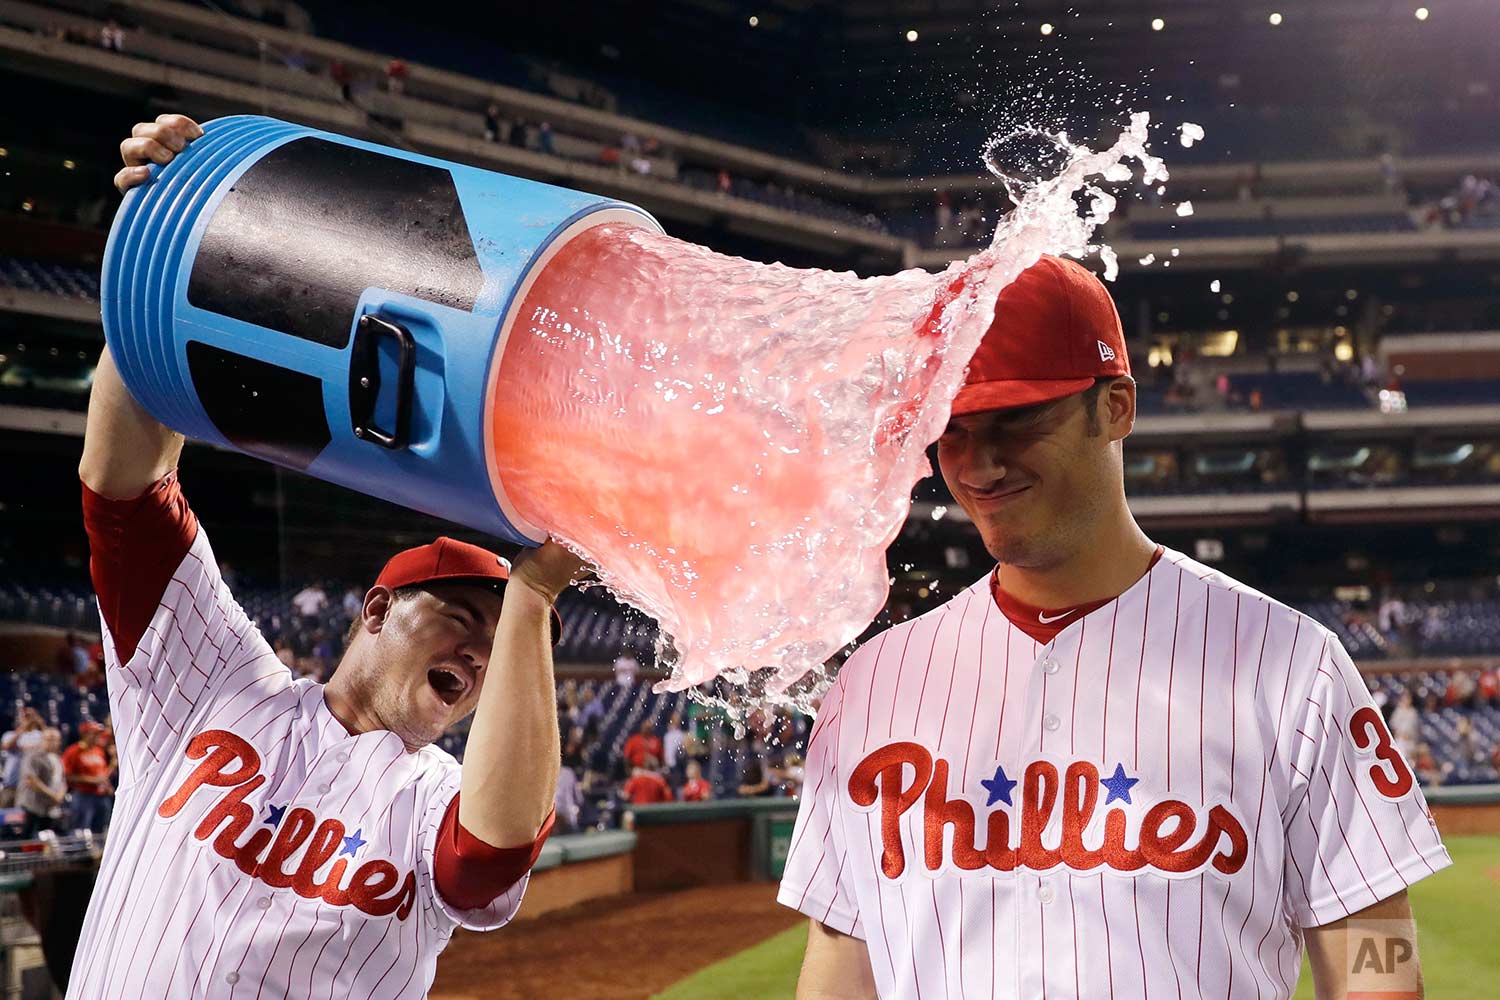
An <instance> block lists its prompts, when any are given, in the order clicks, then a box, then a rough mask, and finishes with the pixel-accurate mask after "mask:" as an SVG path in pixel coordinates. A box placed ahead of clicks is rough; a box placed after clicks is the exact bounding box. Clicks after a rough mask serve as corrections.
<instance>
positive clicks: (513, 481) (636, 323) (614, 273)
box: [490, 114, 1167, 715]
mask: <svg viewBox="0 0 1500 1000" xmlns="http://www.w3.org/2000/svg"><path fill="white" fill-rule="evenodd" d="M1148 125H1149V118H1148V116H1147V115H1145V114H1136V115H1134V116H1132V118H1131V120H1130V125H1129V127H1128V128H1126V129H1125V131H1124V132H1123V133H1122V134H1121V135H1120V137H1119V139H1118V140H1117V141H1116V142H1115V143H1114V144H1113V145H1112V146H1110V147H1109V148H1107V149H1104V150H1102V151H1098V152H1095V151H1093V150H1090V149H1088V148H1086V147H1084V146H1079V145H1075V144H1073V143H1071V142H1070V141H1069V140H1068V139H1067V136H1066V135H1065V134H1063V133H1055V134H1050V135H1049V134H1047V133H1041V132H1038V131H1037V130H1023V131H1025V132H1026V134H1025V135H1024V136H1021V137H1020V138H1018V139H1016V140H1015V141H1013V142H1008V143H1007V142H1004V141H1001V142H997V143H992V144H991V145H990V146H989V147H987V152H986V162H987V163H992V162H993V163H994V164H998V163H999V160H1000V153H1001V152H1002V151H1005V150H1009V151H1011V152H1014V151H1016V150H1018V149H1022V148H1023V147H1024V148H1030V149H1031V150H1033V153H1034V155H1032V156H1031V157H1030V158H1029V159H1028V158H1026V157H1021V158H1020V159H1019V160H1018V159H1017V158H1015V157H1014V156H1012V157H1011V158H1010V159H1009V160H1007V163H1009V164H1010V169H1011V170H1012V173H1010V174H1004V175H1002V181H1004V182H1005V183H1006V188H1007V191H1008V192H1010V193H1011V194H1012V196H1013V198H1014V199H1015V200H1016V207H1015V209H1014V210H1013V211H1012V212H1010V213H1009V214H1008V215H1006V216H1005V217H1004V219H1003V220H1002V221H1001V222H1000V224H999V226H998V228H997V230H996V233H995V237H994V240H993V242H992V244H991V246H990V247H988V248H987V249H985V250H983V251H981V252H979V253H977V254H975V255H974V256H972V257H970V258H969V259H967V260H963V261H956V262H954V263H952V264H951V265H949V266H948V267H947V268H946V269H945V270H943V271H942V272H939V273H936V274H932V273H928V272H926V271H921V270H908V271H903V272H901V273H899V274H895V275H890V276H884V277H875V278H859V277H856V276H855V275H853V274H848V273H833V272H829V271H822V270H803V269H794V268H789V267H785V266H783V265H780V264H769V265H768V264H758V263H753V262H750V261H745V260H741V259H739V258H734V257H728V256H724V255H721V254H717V253H714V252H713V251H710V250H708V249H706V248H703V247H699V246H695V245H693V244H690V243H685V242H683V241H680V240H675V239H672V238H671V237H667V236H662V235H660V234H655V233H650V232H645V231H642V230H638V229H630V228H626V227H618V226H601V227H598V228H596V229H594V230H591V231H589V232H587V233H585V234H583V235H582V236H580V237H579V238H577V239H576V240H574V241H573V242H572V243H571V244H569V245H568V246H567V247H565V248H563V250H562V251H560V252H559V253H558V255H557V257H556V258H555V259H554V260H553V262H552V263H551V264H550V265H549V266H548V267H547V269H546V270H545V271H544V272H543V273H542V275H541V276H540V277H539V279H538V280H537V282H536V283H535V285H533V286H532V288H531V290H530V291H529V293H528V294H527V296H526V299H525V301H524V302H523V303H522V305H521V308H520V311H519V314H518V315H519V323H518V325H517V327H516V328H515V329H514V330H513V331H512V333H511V335H510V337H509V339H508V341H507V344H506V347H505V353H504V356H503V360H502V363H501V364H500V366H499V368H498V370H497V375H496V383H497V384H496V386H495V388H494V390H493V391H492V392H491V394H490V395H491V398H496V399H504V400H506V406H505V407H504V412H500V409H499V408H497V411H496V412H495V413H494V414H493V415H492V427H491V430H492V434H491V446H492V448H493V453H494V458H495V463H496V467H497V468H499V469H500V470H502V478H503V482H504V483H505V487H506V491H507V495H508V496H509V498H510V499H511V501H512V502H513V503H514V504H515V505H516V507H517V509H518V510H519V512H520V513H521V515H522V516H524V517H525V518H527V519H528V520H531V521H533V522H535V523H539V524H543V525H545V526H547V528H548V530H549V531H551V533H552V534H553V536H554V537H556V538H559V539H560V540H562V541H563V542H564V543H565V544H567V545H568V546H569V547H570V548H572V549H573V550H574V551H575V552H577V553H578V554H580V555H581V556H583V557H584V558H585V559H587V560H588V561H589V562H590V563H592V564H593V565H594V566H596V567H597V572H598V576H599V579H600V581H601V582H602V583H603V584H604V585H605V586H606V587H608V588H609V590H610V591H612V592H613V593H614V594H615V595H616V596H617V597H618V598H619V599H620V600H621V601H623V602H624V603H625V604H627V605H629V606H631V607H634V608H637V609H639V610H640V611H643V612H645V613H646V614H648V615H650V616H652V617H653V618H655V619H657V621H658V622H659V623H660V626H661V630H660V635H661V639H660V647H659V649H658V651H657V652H658V662H659V663H661V664H662V665H664V666H667V667H669V668H670V671H671V676H670V677H669V678H668V679H667V680H666V681H664V682H662V683H661V684H660V685H659V690H663V691H679V690H684V689H691V688H699V690H696V691H694V693H693V697H694V698H695V699H697V700H700V701H703V702H706V703H709V704H714V705H717V706H719V707H723V708H728V709H729V710H730V711H731V715H735V714H736V713H739V712H742V711H743V709H744V708H745V707H747V706H753V705H758V704H761V705H763V704H766V703H771V702H775V703H780V704H787V705H793V706H796V707H798V708H801V709H803V710H807V709H808V708H809V707H811V706H812V704H813V703H814V702H815V701H816V699H817V697H818V695H819V694H820V693H821V689H822V686H823V683H824V680H823V676H822V672H821V669H820V668H822V667H823V666H824V664H825V663H826V662H827V661H828V660H829V659H830V657H833V656H835V655H836V654H837V653H838V652H839V651H840V650H841V649H843V648H845V647H846V646H847V645H848V644H849V643H850V642H851V641H853V640H854V639H855V638H857V636H858V635H859V634H860V633H861V632H862V631H863V630H864V628H865V627H866V626H868V625H869V623H870V622H871V621H872V620H873V619H874V618H875V616H876V615H877V614H878V613H879V611H880V609H881V608H882V607H883V606H884V604H885V600H886V596H887V594H888V589H889V577H888V575H887V569H886V565H885V550H886V549H887V547H888V546H889V545H890V543H891V542H892V541H893V540H894V539H895V537H896V535H897V534H898V533H899V532H900V531H901V529H902V526H903V525H904V523H905V520H906V517H907V514H908V512H909V510H910V505H911V492H912V487H913V486H914V484H915V483H916V482H917V481H918V480H920V479H922V478H923V477H925V476H927V475H929V474H930V472H931V469H930V467H929V465H928V463H927V459H926V449H927V446H928V445H929V444H930V443H931V442H932V441H934V440H936V439H937V437H938V436H939V434H940V433H941V432H942V429H943V427H944V426H945V424H946V423H947V420H948V415H949V411H950V408H951V404H952V400H953V397H954V396H955V394H956V393H957V391H958V389H959V388H960V386H961V385H962V382H963V377H964V371H965V369H966V367H967V365H968V362H969V359H970V358H971V357H972V356H973V353H974V351H975V350H976V349H977V347H978V345H979V342H980V340H981V338H982V337H983V336H984V334H985V332H986V331H987V329H988V328H989V325H990V321H991V318H992V317H993V314H994V303H995V299H996V297H997V296H998V295H999V294H1000V291H1001V290H1002V289H1003V288H1004V287H1005V286H1006V285H1008V284H1009V283H1010V282H1011V281H1013V280H1014V279H1015V278H1016V276H1017V275H1019V274H1020V273H1021V271H1023V270H1024V269H1026V268H1027V267H1030V266H1031V265H1032V264H1034V263H1035V262H1036V261H1037V260H1038V259H1039V258H1040V257H1041V256H1042V255H1043V254H1048V253H1051V254H1065V255H1068V256H1073V257H1084V256H1087V255H1089V254H1095V253H1097V254H1098V255H1099V257H1100V259H1101V260H1102V262H1103V264H1104V270H1105V276H1106V277H1107V278H1110V279H1113V278H1114V276H1115V275H1116V273H1117V272H1118V262H1117V260H1116V259H1115V255H1114V252H1113V251H1112V250H1111V249H1110V248H1109V247H1108V246H1106V245H1103V244H1101V243H1098V242H1095V241H1094V234H1095V232H1096V230H1097V229H1098V227H1099V226H1100V225H1102V224H1103V223H1104V222H1105V221H1106V220H1107V219H1108V218H1109V216H1110V213H1111V212H1112V211H1113V210H1114V208H1115V204H1116V202H1115V197H1114V196H1113V195H1112V194H1110V193H1109V192H1108V191H1106V190H1105V189H1104V187H1103V186H1102V185H1104V184H1121V183H1124V182H1127V181H1130V180H1132V179H1135V180H1137V181H1138V182H1139V183H1141V184H1145V185H1154V184H1160V183H1162V182H1164V181H1165V180H1166V179H1167V171H1166V168H1165V166H1164V164H1163V163H1162V161H1161V160H1160V159H1158V158H1157V157H1155V156H1153V155H1151V154H1150V153H1149V152H1148V150H1147V142H1148ZM1023 139H1024V142H1023V141H1022V140H1023ZM1049 150H1050V152H1049ZM1017 162H1020V163H1021V164H1022V167H1027V165H1032V166H1034V167H1035V168H1036V171H1041V170H1042V169H1043V168H1044V167H1045V168H1047V169H1051V168H1053V167H1055V169H1053V170H1052V172H1051V173H1049V174H1046V175H1045V176H1043V175H1041V174H1040V173H1038V174H1037V175H1036V176H1032V174H1031V173H1027V172H1026V171H1025V170H1022V169H1020V168H1017V167H1016V166H1015V163H1017ZM1132 163H1133V164H1134V167H1133V166H1132ZM997 169H998V168H997ZM1027 169H1030V168H1029V167H1027ZM705 685H711V686H707V687H704V686H705Z"/></svg>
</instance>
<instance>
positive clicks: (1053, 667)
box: [1042, 659, 1059, 674]
mask: <svg viewBox="0 0 1500 1000" xmlns="http://www.w3.org/2000/svg"><path fill="white" fill-rule="evenodd" d="M1058 665H1059V664H1058V662H1057V661H1056V660H1051V659H1048V660H1043V661H1042V670H1043V672H1045V673H1049V674H1055V673H1057V668H1058Z"/></svg>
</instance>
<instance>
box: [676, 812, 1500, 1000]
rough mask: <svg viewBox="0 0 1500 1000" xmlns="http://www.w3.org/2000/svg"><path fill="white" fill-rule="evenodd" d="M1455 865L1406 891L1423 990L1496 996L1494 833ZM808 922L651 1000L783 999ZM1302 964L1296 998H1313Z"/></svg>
mask: <svg viewBox="0 0 1500 1000" xmlns="http://www.w3.org/2000/svg"><path fill="white" fill-rule="evenodd" d="M1445 839H1446V842H1447V844H1448V851H1449V853H1450V854H1451V855H1452V856H1453V867H1451V868H1446V869H1444V870H1443V871H1440V872H1438V873H1437V874H1436V875H1433V876H1430V877H1429V878H1426V879H1424V880H1423V881H1421V882H1418V883H1417V884H1416V885H1415V886H1413V887H1412V890H1411V899H1412V909H1413V910H1414V911H1415V912H1416V915H1417V926H1418V928H1419V930H1420V939H1419V947H1420V949H1421V955H1422V970H1423V974H1424V977H1425V979H1426V982H1427V995H1428V996H1429V997H1433V998H1445V997H1481V996H1486V997H1488V996H1497V995H1500V949H1497V948H1496V947H1495V941H1496V939H1497V937H1500V836H1470V837H1448V838H1445ZM806 939H807V929H806V927H795V928H793V929H792V930H789V931H786V932H784V933H781V934H778V935H776V936H775V937H772V938H769V939H768V940H765V941H761V942H759V943H758V944H755V945H754V946H752V947H750V948H747V949H745V950H744V951H742V952H740V953H739V954H737V955H734V956H733V957H731V958H727V959H725V960H724V961H722V962H719V963H717V964H715V965H711V966H709V967H708V968H706V969H703V970H702V971H700V972H698V973H696V974H694V975H693V976H690V977H689V978H687V979H684V980H682V981H681V982H679V983H677V984H676V985H674V986H672V987H671V988H670V989H668V990H666V991H664V992H662V993H659V994H657V996H656V998H655V1000H786V998H788V997H791V996H792V995H793V993H794V991H795V989H796V985H797V970H798V968H799V966H800V965H801V964H802V949H803V945H804V943H805V941H806ZM1312 996H1313V989H1312V977H1311V974H1310V973H1308V971H1307V968H1306V966H1305V965H1304V967H1303V970H1302V978H1301V980H1300V982H1299V984H1298V988H1297V993H1296V998H1297V1000H1312Z"/></svg>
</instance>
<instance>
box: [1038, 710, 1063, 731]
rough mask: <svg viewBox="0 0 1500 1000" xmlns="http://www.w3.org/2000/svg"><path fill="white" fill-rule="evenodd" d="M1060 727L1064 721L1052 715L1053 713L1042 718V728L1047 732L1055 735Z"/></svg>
mask: <svg viewBox="0 0 1500 1000" xmlns="http://www.w3.org/2000/svg"><path fill="white" fill-rule="evenodd" d="M1060 725H1062V720H1061V719H1059V718H1058V717H1057V716H1055V715H1052V714H1051V713H1048V714H1047V715H1044V716H1042V728H1044V729H1046V730H1047V732H1049V733H1055V732H1057V727H1058V726H1060Z"/></svg>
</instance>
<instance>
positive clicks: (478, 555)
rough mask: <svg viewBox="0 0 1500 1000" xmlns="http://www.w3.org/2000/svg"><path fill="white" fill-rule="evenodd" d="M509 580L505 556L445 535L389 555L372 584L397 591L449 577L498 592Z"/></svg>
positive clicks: (556, 637)
mask: <svg viewBox="0 0 1500 1000" xmlns="http://www.w3.org/2000/svg"><path fill="white" fill-rule="evenodd" d="M509 579H510V563H508V562H506V561H505V559H503V558H502V557H500V556H498V555H496V554H495V553H493V552H491V551H490V550H489V549H486V548H481V547H480V546H478V545H473V544H470V543H469V542H461V541H459V540H458V539H456V538H449V537H447V536H446V535H445V536H443V537H441V538H438V539H437V540H435V541H432V542H428V543H427V544H426V545H418V546H417V547H416V548H412V549H406V550H405V551H402V552H397V553H396V554H395V555H393V556H391V558H390V561H389V562H387V563H386V564H385V568H384V569H382V570H381V571H380V575H379V576H377V577H376V578H375V585H376V586H377V587H389V588H390V589H392V590H397V589H399V588H401V587H416V586H419V585H421V584H424V583H436V582H438V581H442V580H450V581H459V582H465V583H480V584H483V583H489V584H490V586H492V587H493V588H494V589H495V590H496V591H497V592H499V593H504V588H505V582H506V581H507V580H509ZM561 640H562V618H561V616H559V615H558V613H557V609H556V608H553V609H552V645H554V646H555V645H557V644H558V643H559V642H560V641H561Z"/></svg>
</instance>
